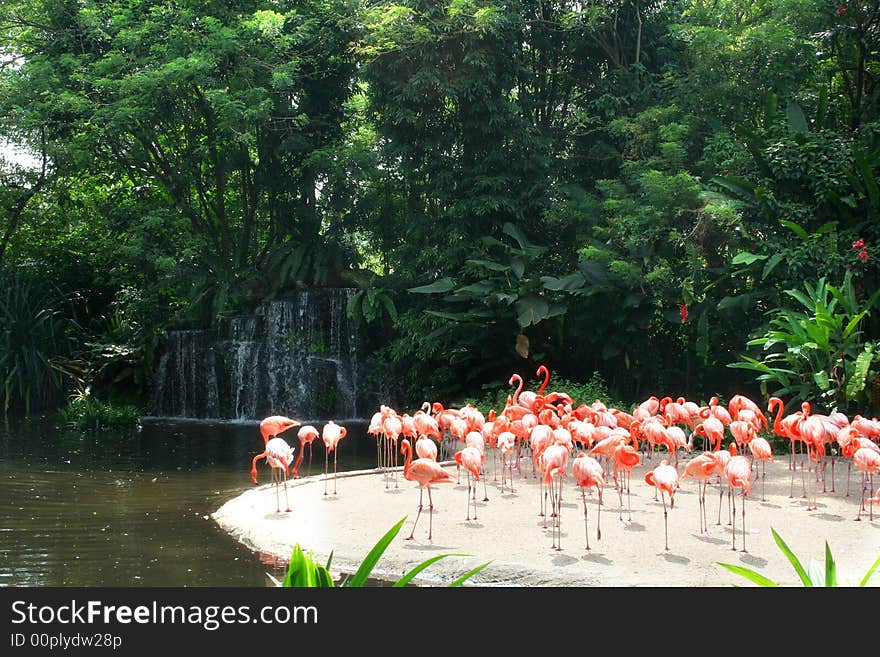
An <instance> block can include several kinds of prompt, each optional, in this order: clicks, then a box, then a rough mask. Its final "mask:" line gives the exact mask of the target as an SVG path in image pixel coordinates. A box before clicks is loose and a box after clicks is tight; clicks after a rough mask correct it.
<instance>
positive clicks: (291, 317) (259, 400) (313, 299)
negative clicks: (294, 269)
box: [153, 288, 361, 420]
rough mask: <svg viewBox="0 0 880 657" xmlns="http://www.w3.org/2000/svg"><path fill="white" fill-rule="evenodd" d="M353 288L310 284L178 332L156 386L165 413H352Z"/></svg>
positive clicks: (355, 365)
mask: <svg viewBox="0 0 880 657" xmlns="http://www.w3.org/2000/svg"><path fill="white" fill-rule="evenodd" d="M355 292H356V290H354V289H350V288H315V289H310V290H304V291H301V292H299V293H298V294H297V296H296V297H295V298H293V299H286V300H279V301H270V302H267V303H264V304H263V305H261V306H259V307H258V308H257V310H256V312H255V313H254V315H252V316H248V317H236V318H231V319H226V320H223V321H221V322H219V323H218V325H217V326H216V327H214V328H212V329H207V330H187V331H170V332H169V334H168V345H167V348H166V350H165V352H164V353H163V354H162V356H161V358H160V361H159V367H158V370H157V376H156V385H155V390H154V398H153V399H154V413H155V414H156V415H158V416H162V417H183V418H219V419H237V420H256V419H260V418H263V417H266V416H268V415H289V416H292V417H296V418H298V419H302V418H305V419H310V418H326V417H334V418H339V419H349V418H358V417H361V414H360V413H359V411H360V408H359V399H358V398H359V389H358V375H359V369H360V365H359V335H358V329H357V325H356V324H355V323H353V322H351V321H350V320H349V319H348V317H347V315H346V312H345V310H346V305H347V303H348V300H349V299H350V298H351V297H352V295H353V294H354V293H355Z"/></svg>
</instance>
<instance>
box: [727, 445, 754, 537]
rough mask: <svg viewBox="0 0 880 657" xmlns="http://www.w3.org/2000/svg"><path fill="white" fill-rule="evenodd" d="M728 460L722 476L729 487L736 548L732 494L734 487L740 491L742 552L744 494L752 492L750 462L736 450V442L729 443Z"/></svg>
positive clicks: (733, 498) (734, 507)
mask: <svg viewBox="0 0 880 657" xmlns="http://www.w3.org/2000/svg"><path fill="white" fill-rule="evenodd" d="M729 449H730V461H728V462H727V466H726V467H725V468H724V476H725V477H726V478H727V484H728V486H729V487H730V497H731V499H732V500H733V513H732V514H731V518H732V519H733V532H732V534H733V547H732V548H731V549H732V550H736V497H735V496H734V494H733V490H734V489H735V488H739V489H740V490H741V491H742V496H743V504H742V526H743V547H742V552H747V551H748V550H746V495H749V494H751V492H752V464H751V462H750V461H749V459H748V458H747V457H745V456H742V455H741V454H739V453H738V452H737V449H736V443H731V444H730V448H729Z"/></svg>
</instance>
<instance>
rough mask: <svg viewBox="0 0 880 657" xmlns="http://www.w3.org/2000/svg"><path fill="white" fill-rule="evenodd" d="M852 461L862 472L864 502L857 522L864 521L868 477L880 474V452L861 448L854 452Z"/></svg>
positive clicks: (872, 506)
mask: <svg viewBox="0 0 880 657" xmlns="http://www.w3.org/2000/svg"><path fill="white" fill-rule="evenodd" d="M852 460H853V463H854V464H855V466H856V467H857V468H858V469H859V470H860V471H861V472H862V501H861V504H860V505H859V512H858V515H857V516H856V520H861V519H862V509H864V508H865V490H866V489H867V488H868V477H869V475H873V474H874V473H875V472H880V451H875V450H874V449H871V448H870V447H859V448H858V449H856V450H855V452H853V455H852ZM870 520H871V521H872V522H873V521H874V505H873V504H871V517H870Z"/></svg>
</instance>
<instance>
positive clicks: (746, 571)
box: [715, 561, 779, 587]
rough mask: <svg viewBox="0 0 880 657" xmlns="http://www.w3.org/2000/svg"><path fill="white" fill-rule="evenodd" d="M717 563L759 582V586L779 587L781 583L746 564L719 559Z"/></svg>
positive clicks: (756, 582)
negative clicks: (725, 561)
mask: <svg viewBox="0 0 880 657" xmlns="http://www.w3.org/2000/svg"><path fill="white" fill-rule="evenodd" d="M715 563H717V564H718V565H719V566H721V567H722V568H726V569H727V570H729V571H730V572H732V573H734V574H736V575H739V576H741V577H745V578H746V579H747V580H749V581H750V582H753V583H755V584H757V585H758V586H764V587H778V586H779V584H777V583H776V582H774V581H773V580H772V579H768V578H767V577H764V576H763V575H762V574H761V573H759V572H758V571H756V570H752V569H751V568H746V567H744V566H737V565H736V564H732V563H721V562H718V561H716V562H715Z"/></svg>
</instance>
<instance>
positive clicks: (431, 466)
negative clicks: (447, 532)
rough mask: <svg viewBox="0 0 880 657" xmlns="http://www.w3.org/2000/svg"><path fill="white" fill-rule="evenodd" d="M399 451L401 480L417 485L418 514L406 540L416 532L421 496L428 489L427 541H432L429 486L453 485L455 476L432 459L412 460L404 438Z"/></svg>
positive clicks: (432, 515) (432, 528)
mask: <svg viewBox="0 0 880 657" xmlns="http://www.w3.org/2000/svg"><path fill="white" fill-rule="evenodd" d="M400 450H401V451H402V452H403V456H404V463H403V478H404V479H406V480H408V481H415V482H416V483H418V485H419V512H418V514H416V520H415V522H414V523H413V528H412V531H411V532H410V534H409V536H407V538H406V540H408V541H409V540H412V537H413V534H415V531H416V525H417V524H418V522H419V516H421V515H422V496H423V495H424V494H425V489H426V488H427V489H428V540H429V541H430V540H431V539H432V534H433V530H434V523H433V520H434V502H433V500H432V499H431V486H433V485H435V484H453V483H455V475H453V474H452V473H451V472H447V471H446V470H444V469H443V466H441V465H440V464H439V463H437V461H434V460H432V459H416V460H415V461H413V458H412V446H411V445H410V444H409V440H408V439H407V438H404V439H403V440H401V441H400Z"/></svg>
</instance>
